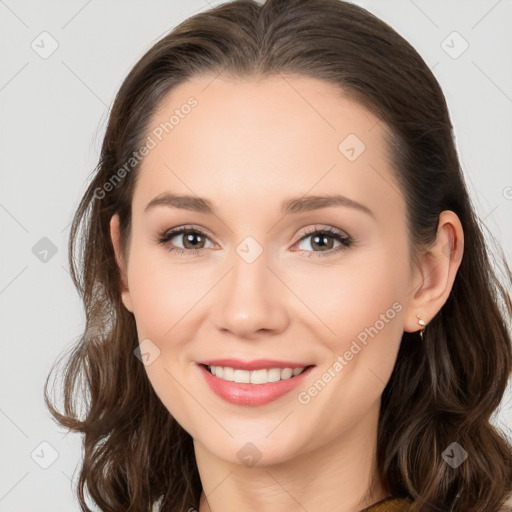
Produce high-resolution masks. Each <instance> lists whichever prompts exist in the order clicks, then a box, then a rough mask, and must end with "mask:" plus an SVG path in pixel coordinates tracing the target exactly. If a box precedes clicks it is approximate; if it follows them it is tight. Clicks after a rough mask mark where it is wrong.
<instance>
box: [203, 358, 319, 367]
mask: <svg viewBox="0 0 512 512" xmlns="http://www.w3.org/2000/svg"><path fill="white" fill-rule="evenodd" d="M198 364H203V365H206V366H223V367H225V368H226V367H228V368H235V369H238V370H268V369H270V368H292V369H293V368H304V367H306V366H311V364H308V363H295V362H292V361H276V360H274V359H253V360H252V361H242V360H241V359H208V360H206V361H199V362H198Z"/></svg>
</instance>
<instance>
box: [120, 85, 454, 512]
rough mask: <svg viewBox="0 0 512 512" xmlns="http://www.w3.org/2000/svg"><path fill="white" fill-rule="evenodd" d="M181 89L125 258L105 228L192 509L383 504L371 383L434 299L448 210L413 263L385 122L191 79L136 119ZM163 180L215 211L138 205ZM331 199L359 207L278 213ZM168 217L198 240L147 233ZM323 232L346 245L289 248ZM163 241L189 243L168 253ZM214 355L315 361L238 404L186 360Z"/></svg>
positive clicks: (439, 286) (439, 291) (277, 94)
mask: <svg viewBox="0 0 512 512" xmlns="http://www.w3.org/2000/svg"><path fill="white" fill-rule="evenodd" d="M190 96H194V97H195V98H196V99H197V101H198V105H197V107H195V109H193V110H192V111H191V113H190V114H188V115H187V116H185V117H184V119H181V120H180V123H179V124H178V125H177V126H175V128H174V129H173V130H172V131H171V132H170V133H169V134H167V135H166V136H165V137H164V138H163V140H162V141H161V142H160V143H159V144H158V145H157V146H156V147H155V148H154V149H152V150H151V151H150V152H149V154H148V155H147V156H146V157H145V159H144V160H143V162H142V166H141V169H140V176H139V179H138V182H137V185H136V187H135V191H134V196H133V202H132V214H133V219H132V232H131V238H130V242H129V246H128V251H127V254H122V251H121V249H120V245H119V219H118V217H117V215H114V216H113V217H112V220H111V235H112V242H113V245H114V248H115V251H116V256H117V259H118V263H119V267H120V271H121V275H122V281H123V284H122V290H121V293H122V300H123V303H124V305H125V307H126V308H127V309H128V310H129V311H131V312H132V313H133V314H134V316H135V319H136V324H137V331H138V336H139V340H140V341H142V340H145V339H147V338H149V339H150V340H151V343H153V344H154V345H155V346H157V347H158V349H159V350H160V354H159V356H158V357H157V358H156V359H155V360H154V361H153V362H152V363H151V364H150V365H148V366H145V369H146V371H147V375H148V378H149V379H150V382H151V384H152V386H153V387H154V390H155V392H156V393H157V395H158V396H159V397H160V399H161V400H162V402H163V404H164V405H165V407H166V408H167V409H168V410H169V411H170V413H171V414H173V415H174V417H175V418H176V419H177V421H178V422H179V423H180V424H181V425H182V426H183V428H184V429H185V430H186V431H187V432H189V433H190V435H191V436H192V437H193V439H194V447H195V455H196V460H197V464H198V468H199V472H200V476H201V481H202V485H203V489H204V492H203V493H202V495H201V501H200V507H199V512H207V511H210V510H211V511H214V512H220V511H222V512H232V511H233V512H234V511H239V510H244V511H249V512H251V511H262V510H264V511H265V512H285V511H286V512H290V510H294V511H295V510H297V511H299V510H304V509H305V510H307V511H308V512H319V511H320V510H343V511H345V512H356V511H359V510H360V509H362V508H363V507H366V506H369V505H371V504H373V503H375V502H377V501H379V500H380V499H383V498H385V497H386V493H385V492H384V491H383V489H382V486H381V482H380V481H379V479H378V478H375V479H374V480H372V479H371V476H372V472H373V469H374V465H375V450H376V434H377V424H378V415H379V407H380V398H381V394H382V391H383V390H384V387H385V385H386V383H387V382H388V380H389V377H390V375H391V372H392V370H393V366H394V364H395V360H396V356H397V351H398V349H399V345H400V341H401V336H402V333H403V331H407V332H414V331H418V330H419V329H420V328H421V326H420V325H419V324H418V318H417V317H416V315H417V314H420V315H421V317H422V318H423V319H424V320H425V322H426V323H427V324H428V322H429V321H430V320H431V319H432V318H433V317H434V316H435V315H436V313H437V312H438V311H439V310H440V308H441V307H442V306H443V304H444V303H445V302H446V300H447V298H448V295H449V293H450V290H451V288H452V285H453V281H454V278H455V275H456V272H457V269H458V267H459V264H460V260H461V257H462V251H463V248H462V243H463V232H462V227H461V224H460V222H459V219H458V218H457V216H456V215H455V214H454V213H453V212H451V211H445V212H442V214H441V215H440V218H439V226H438V232H437V239H436V241H435V243H434V245H432V247H430V248H429V250H428V251H427V250H425V252H424V254H423V255H422V257H421V264H420V266H418V267H414V268H413V267H412V265H411V262H410V259H409V249H408V240H407V234H406V217H405V212H406V211H405V202H404V198H403V196H402V194H401V192H400V191H399V187H398V184H397V182H396V180H395V178H394V172H393V169H392V168H391V167H390V164H389V163H388V161H387V159H386V157H385V146H384V141H383V134H384V125H383V124H382V123H379V122H378V120H377V118H375V117H374V116H373V115H372V114H371V113H370V112H368V111H367V110H366V109H364V108H363V107H362V106H361V105H359V104H357V103H354V102H352V101H350V100H349V99H348V98H346V97H344V96H343V95H342V94H340V93H339V91H338V90H337V89H336V88H334V86H332V85H331V84H327V83H324V82H322V81H319V80H316V79H313V78H308V77H297V76H294V77H287V78H286V79H285V78H284V77H280V76H279V77H272V78H265V79H256V78H255V79H248V78H247V79H243V80H242V79H236V80H235V79H230V78H228V77H225V76H220V77H217V78H216V79H214V78H213V77H212V76H204V77H201V78H196V79H194V80H192V81H189V82H187V83H185V84H182V85H180V86H178V87H177V88H176V89H174V90H173V91H171V93H170V94H169V95H168V96H167V97H166V99H165V101H164V102H163V104H162V105H161V108H160V109H159V110H158V112H157V113H156V114H155V116H154V118H153V120H152V123H150V126H151V127H155V126H157V125H158V124H159V123H160V122H165V121H166V120H168V118H169V116H170V115H171V114H172V112H173V111H174V109H176V108H179V107H180V106H181V105H183V104H185V103H186V101H187V99H188V98H189V97H190ZM148 133H149V132H148ZM351 133H352V134H356V135H357V137H358V138H359V139H360V140H361V141H363V143H364V144H365V146H366V148H365V150H364V151H363V152H362V153H361V154H360V155H359V156H358V157H357V158H356V159H355V160H354V161H349V160H348V159H347V158H346V157H345V156H344V155H343V154H342V153H341V152H340V150H339V149H338V145H339V144H340V142H341V141H342V140H343V139H344V138H345V137H346V136H347V135H348V134H351ZM164 191H169V192H173V193H177V194H188V195H192V196H200V197H204V198H208V199H209V200H210V201H211V202H212V203H213V204H214V206H215V208H216V212H217V214H216V215H210V214H206V213H198V212H192V211H187V210H181V209H177V208H172V207H169V206H162V205H160V206H157V207H155V208H153V209H151V210H150V211H149V212H146V213H144V208H145V207H146V205H147V204H148V203H149V201H151V200H152V199H153V198H154V197H155V196H157V195H159V194H160V193H162V192H164ZM334 193H338V194H342V195H344V196H346V197H349V198H350V199H353V200H355V201H358V202H359V203H362V204H363V205H365V206H367V207H368V208H370V209H371V210H372V212H373V214H374V216H371V215H368V214H366V213H364V212H361V211H358V210H356V209H353V208H348V207H339V206H334V207H333V206H331V207H329V208H323V209H320V210H317V211H310V212H302V213H298V214H289V215H286V216H283V215H282V213H281V212H280V204H281V201H283V200H285V199H288V198H290V197H303V196H306V195H307V196H310V195H329V194H334ZM184 225H186V226H192V227H195V228H196V229H200V230H201V231H203V232H204V233H205V235H206V239H203V238H200V239H195V240H193V241H192V244H190V243H189V244H188V245H185V244H187V239H186V237H185V236H183V235H177V236H175V237H174V238H172V240H171V241H169V242H167V247H166V246H164V245H161V244H158V243H157V240H158V235H159V234H160V233H161V232H162V231H165V230H168V229H170V228H175V227H180V226H184ZM331 226H332V227H333V228H337V229H338V230H340V231H341V232H342V233H345V234H348V235H350V236H351V237H352V238H353V239H354V243H353V245H352V246H350V247H348V248H346V249H344V250H342V251H339V252H334V251H335V249H336V248H337V247H338V246H340V243H339V242H338V241H336V240H335V239H332V238H327V240H326V243H327V244H331V245H328V246H327V247H326V248H322V247H318V246H317V245H315V244H314V241H313V238H314V234H313V235H311V236H309V237H308V238H305V239H303V240H302V241H300V239H301V236H302V234H303V232H304V230H305V229H306V228H308V229H314V228H315V227H317V228H329V227H331ZM317 234H318V233H317ZM247 236H251V237H253V238H254V239H255V240H256V241H257V243H258V244H259V246H260V247H261V248H262V249H263V252H262V253H261V255H259V257H258V258H256V260H255V261H253V262H252V263H248V262H247V261H245V260H244V259H243V258H242V257H240V256H239V254H238V253H237V251H236V249H237V247H238V245H239V244H240V243H241V242H242V241H243V240H244V239H245V238H246V237H247ZM198 240H199V241H198ZM172 244H174V246H178V247H181V248H184V247H187V248H186V249H184V250H189V251H190V250H191V249H190V248H193V247H194V246H196V247H199V248H200V253H199V254H197V255H192V256H189V257H187V256H186V255H180V254H178V253H176V252H174V253H173V252H169V250H168V247H170V246H171V245H172ZM251 250H254V248H253V249H251ZM328 250H330V252H331V253H330V254H327V253H326V251H328ZM307 256H309V257H307ZM394 303H398V304H399V306H400V311H395V315H394V317H393V318H392V319H391V320H389V321H388V322H385V325H384V327H383V328H381V329H380V330H378V334H376V335H374V336H373V337H369V338H368V342H367V344H366V345H365V346H364V347H363V348H362V350H360V351H359V352H358V353H357V354H356V355H355V356H354V357H353V359H352V360H350V361H349V362H348V364H347V365H346V366H344V367H343V369H342V370H341V371H340V372H338V373H337V374H336V376H335V377H334V378H332V379H331V381H330V382H329V383H328V384H327V385H326V386H325V387H324V388H323V389H322V390H321V391H320V392H319V393H318V394H317V395H316V396H314V397H312V398H311V400H310V401H309V403H307V404H302V403H300V402H299V401H298V394H299V393H300V392H301V391H307V390H308V388H310V387H311V386H312V385H313V384H314V382H315V381H317V380H318V379H319V378H320V377H321V375H322V374H324V372H326V371H328V369H329V367H331V368H332V365H333V363H334V362H335V359H336V355H339V354H344V353H345V352H346V351H347V350H348V349H349V348H350V346H351V343H352V342H353V340H355V339H357V336H358V334H360V333H361V332H362V331H364V329H365V327H369V326H373V325H375V324H376V321H377V320H378V319H379V318H381V316H380V315H381V314H385V313H386V311H388V310H389V309H390V308H392V305H393V304H394ZM427 328H428V327H427ZM418 342H420V341H419V337H418ZM223 357H233V358H239V359H243V360H252V359H257V358H269V359H278V360H287V361H289V360H292V361H297V362H307V363H308V364H314V365H316V368H315V370H314V372H313V373H312V374H311V375H310V376H309V378H308V380H307V381H306V382H305V383H304V385H302V386H300V388H299V389H296V390H293V391H292V392H290V393H287V394H285V395H284V396H282V397H280V398H279V399H278V400H276V401H274V402H271V403H269V404H266V405H262V406H257V407H250V406H240V405H234V404H230V403H227V402H225V401H223V400H222V399H221V398H219V397H218V396H217V395H216V394H214V393H213V392H212V391H211V390H210V388H209V387H208V386H207V384H206V383H205V381H204V379H203V378H202V375H201V374H200V371H199V369H198V366H197V365H196V362H197V361H201V360H205V359H210V358H223ZM248 442H251V443H253V445H255V446H256V447H257V450H258V452H259V454H260V455H261V458H260V459H259V460H258V461H257V463H256V464H254V465H252V466H246V465H244V464H242V462H241V460H240V459H239V458H238V457H237V453H238V452H239V450H240V449H241V448H242V447H244V446H245V445H246V443H248Z"/></svg>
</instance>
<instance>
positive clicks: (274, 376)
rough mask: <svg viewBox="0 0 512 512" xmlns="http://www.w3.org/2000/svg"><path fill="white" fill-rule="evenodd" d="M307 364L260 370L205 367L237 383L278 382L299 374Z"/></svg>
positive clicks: (222, 377) (218, 376)
mask: <svg viewBox="0 0 512 512" xmlns="http://www.w3.org/2000/svg"><path fill="white" fill-rule="evenodd" d="M306 368H309V367H308V366H302V367H296V368H291V367H287V368H268V369H266V368H262V369H260V370H252V371H251V370H242V369H240V368H232V367H230V366H212V365H206V369H207V370H208V371H209V372H210V373H211V374H212V375H214V376H215V377H217V378H219V379H222V380H225V381H228V382H237V383H239V384H257V385H260V384H268V383H270V382H279V381H280V380H288V379H291V378H293V377H297V375H300V374H301V373H302V372H303V371H304V370H305V369H306Z"/></svg>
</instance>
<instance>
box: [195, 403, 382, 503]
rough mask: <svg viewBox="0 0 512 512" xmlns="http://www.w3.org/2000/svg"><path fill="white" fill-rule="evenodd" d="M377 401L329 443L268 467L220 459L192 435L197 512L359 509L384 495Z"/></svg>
mask: <svg viewBox="0 0 512 512" xmlns="http://www.w3.org/2000/svg"><path fill="white" fill-rule="evenodd" d="M379 405H380V401H379V402H378V403H377V404H376V407H375V408H372V409H371V410H370V411H369V413H368V415H367V416H365V417H364V418H363V419H362V420H361V422H359V423H358V424H357V425H355V426H354V427H353V428H351V429H350V431H345V432H343V433H342V434H340V435H339V436H338V437H336V438H335V439H332V440H330V442H328V443H324V444H322V445H321V446H319V447H318V448H316V449H314V450H312V451H308V452H307V453H301V454H300V455H298V456H296V457H294V458H293V459H288V460H286V461H283V462H281V463H278V464H273V465H268V466H259V465H255V466H252V467H246V466H243V465H241V464H233V463H231V462H227V461H224V460H222V459H220V458H218V457H216V456H215V455H213V454H212V453H211V452H210V451H209V450H207V449H206V447H205V446H204V445H202V444H201V443H200V442H199V441H197V440H196V441H195V443H194V447H195V454H196V461H197V465H198V469H199V474H200V477H201V483H202V487H203V492H202V493H201V498H200V504H199V512H235V511H236V512H240V510H243V511H244V512H261V511H265V512H290V511H297V512H299V511H300V512H302V511H303V510H307V511H308V512H320V511H324V510H342V511H344V512H359V511H360V510H361V509H363V508H365V507H368V506H370V505H372V504H373V503H376V502H377V501H379V500H382V499H384V498H386V497H387V493H386V492H385V491H384V489H383V486H382V483H381V480H380V478H379V476H378V474H377V471H376V439H377V425H378V413H379Z"/></svg>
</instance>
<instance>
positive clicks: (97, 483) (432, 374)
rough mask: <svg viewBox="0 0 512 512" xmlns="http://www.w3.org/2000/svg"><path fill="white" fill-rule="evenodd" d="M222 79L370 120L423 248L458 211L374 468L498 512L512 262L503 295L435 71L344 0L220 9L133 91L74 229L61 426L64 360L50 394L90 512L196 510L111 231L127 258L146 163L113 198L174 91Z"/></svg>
mask: <svg viewBox="0 0 512 512" xmlns="http://www.w3.org/2000/svg"><path fill="white" fill-rule="evenodd" d="M220 72H227V73H230V74H231V75H233V76H235V77H241V78H243V77H249V76H271V75H275V74H281V73H283V74H284V73H286V74H293V75H302V76H308V77H313V78H317V79H320V80H324V81H326V82H329V83H331V84H335V85H337V86H339V87H340V89H341V90H342V91H343V92H344V94H345V95H347V96H349V97H350V98H352V99H353V100H355V101H357V102H359V103H360V104H361V105H362V106H364V107H365V108H367V109H368V110H369V111H370V112H372V113H373V114H375V115H376V116H377V117H378V118H379V119H380V120H381V121H382V122H383V124H384V126H385V127H386V128H387V129H388V130H389V133H390V136H389V137H388V139H387V143H388V146H387V147H388V148H389V158H390V161H391V162H392V164H393V166H394V169H395V172H396V175H397V178H398V181H399V183H400V185H401V189H402V193H403V195H404V197H405V199H406V204H407V223H408V224H407V225H408V232H409V241H410V244H411V247H412V248H413V249H414V254H416V255H417V254H419V253H420V251H421V249H422V248H425V247H426V246H428V244H429V243H431V242H432V241H433V240H434V239H435V235H436V229H437V223H438V217H439V214H440V212H442V211H443V210H452V211H453V212H455V213H456V214H457V215H458V217H459V219H460V221H461V223H462V227H463V230H464V255H463V258H462V262H461V264H460V267H459V271H458V273H457V276H456V278H455V282H454V285H453V288H452V291H451V294H450V296H449V298H448V300H447V301H446V303H445V304H444V306H443V307H442V309H441V310H440V311H439V313H438V314H437V315H436V316H435V317H434V318H433V319H432V321H431V322H430V323H429V325H428V326H427V329H426V331H425V336H424V340H423V342H422V343H418V338H417V335H416V334H414V333H413V334H411V333H406V332H404V334H403V338H402V343H401V347H400V351H399V353H398V358H397V361H396V364H395V368H394V371H393V373H392V375H391V378H390V380H389V382H388V384H387V386H386V388H385V390H384V392H383V395H382V406H381V414H380V420H379V427H378V452H377V463H378V471H379V473H380V474H381V478H382V481H383V483H384V486H385V488H386V490H387V491H388V492H389V494H391V495H393V496H396V497H403V498H408V499H409V500H410V501H411V502H412V503H413V505H412V508H411V510H414V511H420V510H421V511H423V510H428V511H452V512H468V511H475V512H477V511H482V512H484V511H485V512H495V511H497V510H499V508H500V505H501V504H502V503H503V501H504V499H505V497H506V495H507V494H508V493H509V492H510V491H511V490H512V468H511V462H510V453H511V447H510V445H509V443H508V441H507V439H506V437H505V435H504V434H503V433H502V432H500V431H499V430H498V429H497V428H496V427H495V426H493V425H492V424H491V423H490V418H491V414H492V413H493V411H494V410H495V409H496V408H497V407H498V405H499V404H500V402H501V399H502V397H503V394H504V391H505V388H506V384H507V380H508V377H509V374H510V371H511V343H510V342H511V339H510V333H509V326H508V325H507V322H508V319H509V318H510V315H511V314H512V303H511V300H510V297H509V296H508V295H507V292H506V288H507V287H508V286H509V283H511V282H512V274H511V272H510V269H509V267H508V265H507V263H506V261H505V259H504V257H503V256H502V260H503V270H504V272H503V277H502V279H503V284H500V280H499V279H498V277H497V275H496V274H495V272H494V270H493V267H492V264H491V261H490V254H489V253H488V250H487V248H486V244H485V240H484V236H483V232H482V226H483V225H482V226H481V225H480V224H481V223H480V222H479V221H478V219H477V217H476V214H475V212H474V208H473V206H472V204H471V201H470V198H469V196H468V192H467V190H466V186H465V183H464V179H463V176H462V172H461V168H460V164H459V161H458V156H457V153H456V148H455V144H454V139H453V133H452V125H451V121H450V117H449V113H448V109H447V105H446V102H445V98H444V96H443V93H442V91H441V88H440V86H439V84H438V83H437V81H436V79H435V78H434V76H433V74H432V72H431V71H430V69H429V68H428V66H427V65H426V64H425V62H424V61H423V59H422V58H421V57H420V55H419V54H418V53H417V52H416V51H415V50H414V48H413V47H412V46H411V45H410V44H409V43H408V42H407V41H406V40H404V39H403V38H402V37H401V36H400V35H399V34H397V32H395V30H393V29H392V28H391V27H389V26H388V25H387V24H386V23H384V22H383V21H381V20H379V19H378V18H377V17H375V16H374V15H372V14H371V13H369V12H368V11H366V10H365V9H363V8H361V7H358V6H356V5H353V4H350V3H347V2H344V1H340V0H268V1H267V2H266V3H264V4H261V5H260V4H259V3H257V2H255V1H252V0H237V1H234V2H228V3H226V4H222V5H220V6H218V7H215V8H213V9H210V10H208V11H205V12H202V13H199V14H197V15H195V16H192V17H191V18H189V19H187V20H186V21H184V22H183V23H181V24H180V25H179V26H177V27H176V28H175V29H174V30H172V31H171V32H170V33H169V34H168V35H166V36H165V37H164V38H163V39H161V40H160V41H159V42H157V43H156V44H155V45H154V46H153V47H152V48H151V49H150V50H149V51H148V52H147V53H146V54H145V55H144V56H143V57H142V58H141V59H140V60H139V61H138V62H137V64H136V65H135V67H134V68H133V69H132V70H131V72H130V73H129V74H128V76H127V77H126V79H125V80H124V82H123V84H122V86H121V88H120V90H119V92H118V94H117V96H116V98H115V101H114V104H113V106H112V110H111V113H110V118H109V122H108V126H107V129H106V134H105V137H104V141H103V145H102V149H101V156H100V159H99V163H98V166H97V168H96V170H95V174H94V176H93V178H92V181H91V182H90V184H89V186H88V188H87V190H86V192H85V194H84V196H83V198H82V200H81V202H80V204H79V207H78V209H77V211H76V213H75V216H74V219H73V223H72V227H71V234H70V240H69V261H70V267H71V275H72V278H73V281H74V284H75V286H76V287H77V289H78V291H79V293H80V295H81V298H82V300H83V302H84V307H85V313H86V325H85V329H84V332H83V334H82V335H81V336H80V338H79V339H78V340H77V342H76V343H75V344H74V345H73V346H72V350H71V351H70V353H66V354H64V355H65V356H66V357H67V359H66V367H65V373H64V380H63V385H64V390H63V397H64V404H63V406H64V412H63V414H61V413H59V412H58V411H57V410H56V409H55V408H54V406H53V405H52V404H51V402H50V400H49V397H48V382H49V378H50V376H51V374H52V373H53V371H54V369H55V366H54V368H52V371H51V372H50V374H49V375H48V378H47V380H46V383H45V390H44V396H45V401H46V404H47V406H48V407H49V409H50V411H51V413H52V415H53V416H54V417H55V418H56V419H57V421H58V422H59V423H60V424H61V425H63V426H65V427H67V428H69V429H71V430H73V431H76V432H81V433H83V434H84V438H83V442H84V460H83V465H82V467H81V472H80V478H79V486H78V496H79V501H80V506H81V509H82V510H83V511H89V510H90V509H89V508H88V506H87V505H86V502H85V495H84V493H85V491H86V490H87V492H88V493H89V494H90V496H91V497H92V499H93V500H94V502H95V503H96V504H97V505H98V506H99V507H100V508H101V510H103V511H116V512H117V511H123V512H127V511H137V512H141V511H151V508H152V505H153V504H154V503H156V502H157V500H158V498H160V497H161V499H162V501H161V506H162V509H165V510H169V511H176V512H184V511H186V510H188V508H189V507H194V508H196V509H197V508H198V502H199V496H200V492H201V482H200V479H199V475H198V470H197V466H196V463H195V457H194V451H193V444H192V439H191V437H190V435H189V434H188V433H187V432H186V431H185V430H184V429H183V428H182V427H181V426H180V425H179V424H178V423H177V422H176V421H175V420H174V419H173V417H172V416H171V415H170V413H169V412H168V410H167V409H166V408H165V407H164V406H163V404H162V403H161V401H160V399H159V398H158V397H157V396H156V394H155V392H154V390H153V388H152V387H151V385H150V383H149V381H148V378H147V375H146V372H145V369H144V366H143V365H142V364H141V363H140V361H139V360H138V359H137V358H136V357H134V353H133V352H134V349H136V347H137V346H138V339H137V333H136V325H135V321H134V317H133V315H132V314H131V313H130V312H129V311H127V310H126V308H125V307H124V306H123V304H122V302H121V298H120V275H119V269H118V266H117V264H116V259H115V256H114V250H113V246H112V243H111V239H110V231H109V222H110V219H111V217H112V215H114V214H115V213H118V214H119V216H120V228H121V241H122V247H123V250H124V251H125V252H126V247H127V245H126V244H127V240H128V238H129V235H130V223H131V198H132V194H133V190H134V184H135V180H136V177H137V170H138V168H139V165H136V166H135V167H134V169H133V170H132V171H131V172H127V173H125V174H126V176H123V179H122V182H121V183H118V184H116V186H113V187H110V189H111V190H110V189H108V192H107V193H105V190H107V188H106V184H107V182H109V180H111V179H112V176H113V175H114V174H115V171H116V169H119V168H120V167H121V166H123V165H124V164H125V163H126V162H127V161H128V160H129V159H130V158H131V157H133V155H134V153H136V151H137V150H138V148H140V147H141V146H142V143H143V137H144V135H145V134H146V133H147V130H148V127H149V121H150V119H151V117H152V115H153V114H154V113H155V111H156V109H157V108H158V107H159V105H160V104H161V102H162V100H163V98H164V96H165V95H166V94H167V93H168V92H169V91H170V90H171V89H172V88H173V87H176V86H177V85H179V84H181V83H183V82H185V81H187V80H188V79H189V78H191V77H194V76H198V75H200V74H212V76H213V75H216V74H218V73H220ZM110 183H112V182H111V181H110ZM99 191H100V192H101V193H100V192H99ZM501 254H502V253H501ZM76 256H77V258H76ZM80 396H81V397H83V398H84V400H85V409H84V411H85V414H84V415H83V417H81V418H80V411H79V408H80V403H79V401H78V399H79V398H80ZM454 441H456V442H457V443H459V444H460V445H461V446H462V447H463V448H464V449H465V450H466V451H467V453H468V454H469V457H468V459H467V460H466V461H465V462H464V463H463V464H462V465H460V466H459V467H458V468H456V469H454V468H452V467H450V466H449V465H448V464H447V463H446V462H445V461H444V460H443V457H442V453H443V451H444V450H445V449H446V448H447V447H448V446H449V445H450V444H451V443H452V442H454Z"/></svg>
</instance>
